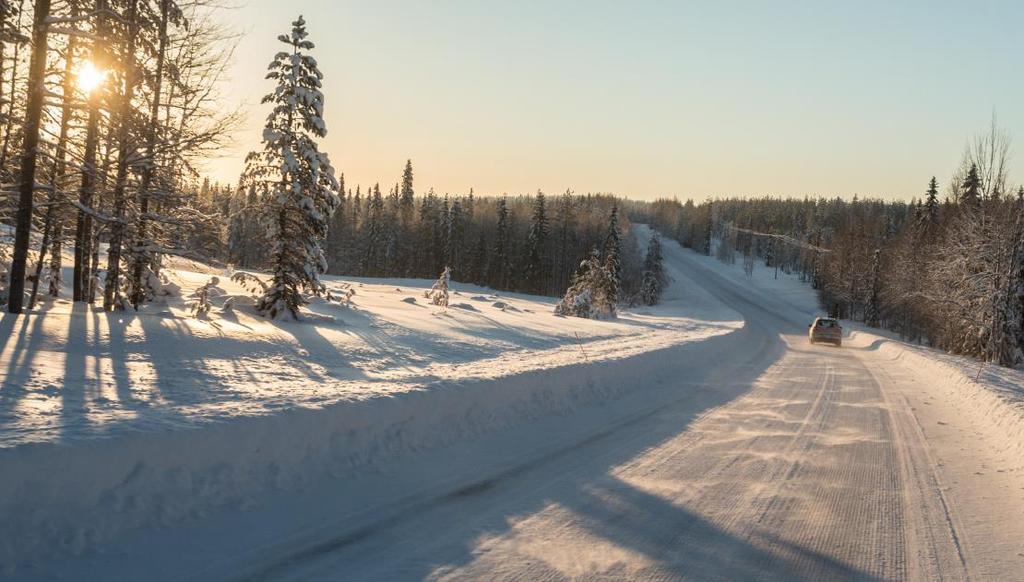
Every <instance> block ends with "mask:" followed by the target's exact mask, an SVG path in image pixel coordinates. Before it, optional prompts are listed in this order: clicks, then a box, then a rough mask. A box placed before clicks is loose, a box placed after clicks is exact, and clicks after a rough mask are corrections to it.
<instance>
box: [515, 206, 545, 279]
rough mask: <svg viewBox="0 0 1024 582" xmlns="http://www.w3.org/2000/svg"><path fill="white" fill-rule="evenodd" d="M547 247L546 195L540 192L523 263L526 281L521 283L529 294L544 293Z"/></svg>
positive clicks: (534, 207)
mask: <svg viewBox="0 0 1024 582" xmlns="http://www.w3.org/2000/svg"><path fill="white" fill-rule="evenodd" d="M547 245H548V216H547V209H546V206H545V202H544V193H543V192H541V191H539V190H538V191H537V198H536V201H535V202H534V205H533V219H532V223H531V225H530V237H529V239H528V240H527V242H526V257H525V260H524V261H523V262H524V269H523V277H524V278H525V279H526V280H525V281H523V282H522V283H521V288H522V289H523V290H524V291H526V292H527V293H544V286H545V284H546V283H547V281H546V277H547V271H548V269H547V254H548V253H547Z"/></svg>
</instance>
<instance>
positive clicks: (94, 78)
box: [75, 61, 107, 94]
mask: <svg viewBox="0 0 1024 582" xmlns="http://www.w3.org/2000/svg"><path fill="white" fill-rule="evenodd" d="M75 77H76V78H77V83H78V88H79V89H81V90H82V91H83V92H85V93H87V94H88V93H92V92H93V90H94V89H96V88H97V87H99V86H100V85H102V84H103V81H104V80H105V79H106V78H107V71H103V70H100V69H98V68H96V65H94V64H93V63H92V62H91V61H86V62H84V63H82V65H81V66H80V67H79V68H78V72H77V73H76V74H75Z"/></svg>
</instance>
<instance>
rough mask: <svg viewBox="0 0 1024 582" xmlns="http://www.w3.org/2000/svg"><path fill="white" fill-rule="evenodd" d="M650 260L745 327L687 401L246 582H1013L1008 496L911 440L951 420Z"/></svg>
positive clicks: (944, 445) (1014, 546)
mask: <svg viewBox="0 0 1024 582" xmlns="http://www.w3.org/2000/svg"><path fill="white" fill-rule="evenodd" d="M668 256H669V260H670V261H672V262H673V263H674V264H675V266H676V267H677V268H681V269H683V270H685V271H687V272H689V273H690V275H691V277H692V278H693V279H695V280H698V281H701V284H702V285H704V286H705V287H706V288H707V289H708V290H710V291H712V292H713V293H714V294H715V295H716V296H717V297H719V298H720V299H721V300H722V301H724V302H725V303H726V304H728V305H729V306H730V307H732V308H734V309H736V310H737V311H739V312H740V313H742V315H743V316H744V318H745V319H746V322H747V325H746V327H745V329H744V330H743V331H742V332H739V334H742V335H743V336H746V337H742V338H735V339H737V340H738V341H737V343H736V345H738V346H742V349H741V350H739V351H737V352H736V353H734V354H732V355H733V360H732V363H731V365H730V366H729V367H728V368H726V369H719V370H716V371H715V372H714V373H713V374H712V375H710V376H708V377H704V378H688V377H687V376H686V375H685V373H684V374H681V375H680V376H679V378H678V383H679V384H680V386H685V385H687V384H695V385H698V384H699V385H702V386H704V387H705V389H704V390H702V391H701V392H700V393H699V395H697V396H695V395H694V392H693V391H689V390H680V392H679V394H680V396H681V398H680V399H679V400H677V401H676V402H673V403H671V404H668V405H666V406H664V407H662V408H659V409H657V410H654V411H652V412H651V413H649V414H646V415H643V416H640V417H637V418H630V419H628V420H626V421H625V422H622V423H621V424H618V425H616V426H610V427H608V428H607V430H606V431H604V432H601V433H598V434H596V435H594V436H592V437H591V438H589V439H587V440H585V441H582V442H579V443H576V444H574V445H573V446H570V447H567V448H565V449H562V450H560V451H558V452H557V453H555V454H548V455H546V456H544V457H541V458H539V459H536V460H534V461H532V462H529V463H525V464H523V465H521V466H518V467H516V468H515V469H514V470H510V471H508V472H506V473H504V474H501V475H498V476H495V477H493V478H489V479H486V480H482V481H480V482H478V483H473V484H469V485H467V486H465V487H463V488H462V489H460V490H456V491H453V492H452V493H451V494H450V495H448V496H446V497H443V498H440V499H437V500H436V502H435V503H430V504H426V505H422V506H418V507H416V508H414V509H412V510H410V511H408V512H407V513H404V514H402V515H399V516H397V517H395V518H393V519H388V520H386V521H383V522H381V523H378V524H376V525H374V526H372V527H368V528H364V529H362V530H360V531H356V532H349V533H346V534H343V535H340V536H338V537H335V538H333V539H325V540H323V541H322V543H320V544H319V545H312V546H309V547H305V548H301V549H297V550H296V551H295V552H293V553H291V554H290V555H286V556H282V557H281V559H279V560H276V559H275V560H269V561H268V562H266V563H265V564H262V565H260V566H258V567H256V568H255V569H254V570H252V571H251V572H249V573H248V574H247V575H248V576H251V578H252V579H285V580H309V579H322V580H331V579H340V578H345V579H353V580H370V579H416V578H424V577H430V578H438V579H451V580H460V579H517V580H561V579H566V578H600V579H624V578H625V579H643V580H667V579H680V578H681V579H720V580H737V579H761V580H764V579H772V580H837V579H914V580H939V579H943V580H966V579H991V580H1014V579H1016V580H1021V579H1024V557H1022V552H1024V528H1022V526H1021V523H1022V521H1024V520H1022V519H1021V517H1022V516H1021V514H1020V507H1021V503H1020V500H1021V498H1022V496H1024V491H1022V490H1021V489H1020V488H1019V487H1018V488H1016V489H1015V490H1010V491H1000V490H999V487H1000V486H1001V485H1002V482H1001V481H1000V480H999V479H998V475H999V474H998V473H994V472H992V474H990V475H973V474H972V475H971V477H974V479H973V480H972V479H970V478H968V477H966V476H964V475H961V474H960V473H963V472H964V468H963V467H955V468H953V470H952V471H943V470H941V468H940V467H939V462H938V461H937V460H936V455H937V454H942V455H943V456H949V457H951V458H956V459H958V462H959V463H960V464H965V463H966V464H971V462H970V461H968V460H967V459H964V458H963V457H964V454H965V453H966V454H968V455H969V454H971V451H970V449H967V450H966V451H964V452H960V451H953V450H952V448H957V449H959V448H960V447H961V446H962V445H963V443H962V442H961V441H958V440H957V439H955V438H954V437H949V436H945V437H941V438H940V439H937V442H929V441H928V439H927V438H926V435H925V434H924V432H923V428H922V424H923V423H924V422H931V423H932V425H936V423H940V422H941V423H943V424H942V425H938V426H940V427H943V426H946V427H948V425H950V424H955V423H956V422H957V417H956V412H955V411H952V410H941V411H939V412H936V413H933V411H931V410H929V411H927V412H928V414H923V413H922V411H921V408H928V406H915V405H914V403H915V402H920V401H923V400H924V399H925V398H927V396H925V395H924V394H925V392H924V390H922V389H923V388H926V387H924V386H918V385H916V384H915V379H914V378H913V377H912V376H911V375H909V374H907V373H906V372H903V371H890V370H887V369H886V366H885V365H884V364H882V363H880V362H878V361H875V360H874V359H873V351H872V350H871V349H865V348H861V349H857V348H849V349H835V348H831V347H824V346H810V345H808V344H807V342H806V341H805V340H804V336H803V333H804V330H805V325H806V323H805V322H806V321H807V320H806V318H800V319H795V318H794V317H793V315H794V309H792V308H791V307H790V306H789V305H786V304H785V303H783V302H781V301H776V300H775V299H773V298H771V297H764V296H758V295H755V294H750V293H744V292H743V291H742V290H741V289H739V288H737V286H736V285H735V283H734V282H732V281H729V280H727V279H726V278H723V277H721V276H720V275H718V274H716V273H715V272H713V271H711V270H709V269H708V268H706V267H704V266H702V264H701V262H700V259H698V258H697V257H696V256H694V255H689V254H688V253H684V252H681V251H678V250H676V251H675V252H670V253H669V254H668ZM936 406H938V405H936ZM915 408H917V410H915ZM935 414H938V415H939V416H940V417H941V418H942V419H943V420H941V421H937V420H933V419H932V417H933V416H935ZM927 428H929V429H930V428H932V427H931V426H928V427H927ZM948 432H949V431H946V433H947V434H948ZM977 452H978V453H980V451H977ZM973 461H975V462H977V459H973ZM968 469H969V468H968ZM971 473H973V472H971ZM986 473H990V472H989V471H986ZM1018 477H1019V475H1018ZM974 487H980V489H974ZM1006 496H1008V497H1009V498H1008V499H1004V500H1003V501H1000V500H999V498H1000V497H1006ZM986 498H987V499H986ZM1014 501H1015V502H1014ZM993 505H994V506H996V507H999V508H1000V509H1001V510H1002V511H1000V510H994V509H995V508H994V507H992V506H993ZM986 506H987V507H986ZM968 517H972V518H973V519H968Z"/></svg>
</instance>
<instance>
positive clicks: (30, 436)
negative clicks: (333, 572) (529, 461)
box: [0, 257, 742, 571]
mask: <svg viewBox="0 0 1024 582" xmlns="http://www.w3.org/2000/svg"><path fill="white" fill-rule="evenodd" d="M65 264H70V257H66V262H65ZM165 274H166V276H167V278H168V281H167V283H168V285H167V287H168V288H169V289H174V293H175V295H174V296H166V297H162V298H160V299H159V300H158V301H156V302H154V303H153V304H150V305H146V306H144V307H143V308H142V309H141V310H140V311H139V312H138V313H136V312H133V311H131V310H129V311H125V312H118V313H104V312H102V311H101V310H99V309H97V308H95V307H85V306H82V305H77V306H74V305H72V302H71V301H70V300H69V299H68V296H70V289H65V294H64V295H63V297H62V298H60V299H57V300H56V301H50V300H49V299H46V300H44V301H43V302H42V305H41V306H40V307H39V308H38V309H37V310H36V311H35V312H32V313H29V314H27V315H22V316H12V315H9V314H4V315H3V316H2V317H0V514H2V515H3V516H4V519H3V520H2V523H0V565H3V566H4V567H5V568H6V569H8V570H10V569H11V568H15V567H16V565H17V564H22V565H24V564H25V563H33V562H37V561H38V560H41V559H46V558H47V557H49V556H53V555H61V554H64V553H71V554H76V553H79V552H82V551H86V550H87V549H89V548H92V547H95V546H99V545H102V543H104V542H105V541H107V540H109V539H111V538H113V537H115V536H117V535H119V534H123V533H124V532H125V531H130V530H131V529H133V528H137V527H145V526H153V525H156V526H164V525H168V524H173V523H177V522H179V521H182V520H186V521H187V520H189V519H194V518H197V517H201V516H203V515H206V514H207V513H208V512H210V511H215V510H218V509H220V508H230V507H246V506H249V505H252V504H253V503H256V501H255V500H256V499H258V498H259V496H260V495H261V494H262V493H264V492H266V491H270V490H278V489H285V490H287V489H296V488H302V487H305V486H307V485H309V484H310V483H315V482H317V481H318V480H319V479H322V478H323V477H324V476H325V475H329V476H332V477H343V476H346V475H352V474H356V473H358V472H365V471H373V466H374V465H376V464H379V463H382V462H387V461H391V460H393V459H395V458H402V457H403V456H408V455H409V454H410V453H413V452H416V451H423V450H430V449H434V448H437V447H440V446H443V445H447V444H451V443H454V442H458V441H460V440H465V439H467V438H470V437H474V436H479V435H482V434H487V433H490V432H493V431H496V430H499V429H502V428H506V427H510V426H514V425H517V424H520V423H523V422H525V421H527V420H529V419H533V418H538V417H544V416H549V415H553V414H554V415H563V416H564V415H567V414H569V413H570V412H572V411H573V410H575V409H577V408H578V407H580V406H583V405H586V404H592V403H598V402H602V401H605V400H608V399H612V398H615V397H617V396H618V395H621V394H623V393H625V392H629V391H631V390H634V389H636V388H637V387H639V386H640V383H639V382H638V381H639V380H640V379H641V375H642V374H643V372H644V367H645V366H646V367H649V366H650V363H651V362H649V361H647V362H644V363H636V362H634V361H633V360H635V357H636V356H637V355H640V354H645V353H655V352H657V351H658V350H664V349H666V348H670V347H673V346H678V345H681V344H687V343H693V342H699V341H700V340H703V339H707V338H710V337H713V336H717V335H721V334H726V333H729V332H730V331H733V330H735V329H737V328H738V327H740V326H741V325H742V322H741V321H739V317H738V314H736V313H735V312H733V311H731V310H729V309H728V308H726V307H725V306H723V305H722V304H721V303H719V302H717V301H716V300H715V299H714V298H713V297H710V296H709V295H707V294H706V293H705V292H703V291H702V290H701V289H700V288H699V286H697V285H694V284H692V283H691V282H688V281H687V280H685V278H683V277H682V276H681V275H679V274H678V273H677V274H676V276H677V280H676V281H675V282H674V283H673V293H674V294H673V293H670V294H669V295H668V296H667V297H666V301H665V302H664V304H663V305H660V306H658V307H657V308H653V309H648V308H639V309H632V310H625V311H623V312H621V313H620V316H619V318H618V319H617V320H614V321H597V320H584V319H577V318H564V317H558V316H555V315H554V314H553V308H554V304H555V301H556V300H555V299H554V298H542V297H532V296H528V295H522V294H515V293H495V292H493V291H491V290H489V289H484V288H479V287H475V286H471V285H462V284H454V285H453V292H452V294H451V298H450V304H449V306H448V307H447V308H441V307H438V306H434V305H432V304H430V302H429V300H428V299H426V298H425V297H424V291H425V290H426V289H429V288H430V285H431V284H432V281H426V280H395V279H392V280H370V279H340V278H336V277H326V278H325V280H326V284H327V286H328V288H329V289H331V290H332V291H333V292H335V293H337V294H339V295H340V294H341V293H343V292H344V291H345V290H346V289H353V290H355V295H354V296H353V297H352V298H351V300H350V301H349V302H348V303H347V304H346V303H343V302H339V301H328V300H325V299H313V300H312V302H311V304H310V305H309V306H307V308H306V309H305V310H304V314H303V318H302V320H301V321H298V322H287V321H283V322H278V321H269V320H266V319H264V318H261V317H259V316H257V315H256V314H255V313H253V311H252V309H251V308H249V307H247V306H246V305H245V302H244V301H240V297H239V296H247V292H246V291H245V290H244V289H243V288H242V287H241V286H240V285H238V284H237V283H234V282H233V281H231V278H230V275H231V273H230V272H229V271H227V270H223V269H216V268H211V267H208V266H206V265H201V264H198V263H194V262H191V261H185V260H182V259H174V260H172V261H171V262H170V264H169V265H168V267H167V268H166V269H165ZM214 276H216V277H218V279H219V283H218V285H217V289H216V291H215V293H214V294H213V295H214V296H215V297H214V299H213V304H214V308H213V310H212V312H211V313H210V314H209V315H208V316H207V317H203V318H196V317H193V316H192V314H191V309H190V306H189V303H190V301H191V300H192V294H193V292H194V290H195V289H196V288H198V287H200V286H201V285H204V284H206V283H207V282H208V281H210V278H211V277H214ZM70 278H71V273H70V267H68V268H65V281H68V280H70ZM230 297H236V299H235V301H236V303H235V307H234V308H233V309H230V310H227V311H225V310H223V309H222V306H223V304H224V302H225V301H226V300H227V299H228V298H230ZM619 362H623V363H625V365H617V363H619ZM631 362H632V363H631ZM584 368H585V369H586V373H581V370H583V369H584ZM0 571H2V569H0Z"/></svg>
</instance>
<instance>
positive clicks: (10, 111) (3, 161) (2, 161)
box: [0, 0, 25, 168]
mask: <svg viewBox="0 0 1024 582" xmlns="http://www.w3.org/2000/svg"><path fill="white" fill-rule="evenodd" d="M24 14H25V0H20V1H19V2H18V22H17V24H15V28H14V34H15V35H20V34H21V17H22V16H24ZM20 57H21V43H20V42H15V44H14V56H13V57H12V58H11V81H10V87H11V91H10V95H9V96H8V101H7V120H6V122H5V123H4V143H3V147H0V168H6V167H7V152H8V151H9V145H10V143H11V134H12V133H14V102H15V101H16V100H17V99H16V95H15V93H16V91H15V87H16V83H17V82H18V63H19V62H21V58H20Z"/></svg>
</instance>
